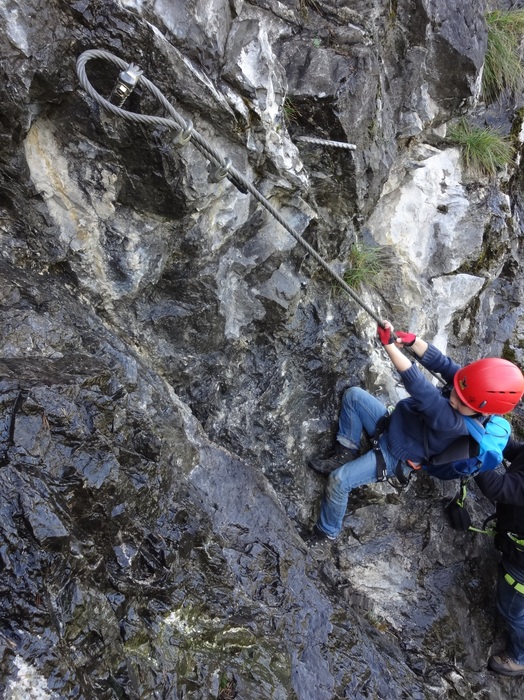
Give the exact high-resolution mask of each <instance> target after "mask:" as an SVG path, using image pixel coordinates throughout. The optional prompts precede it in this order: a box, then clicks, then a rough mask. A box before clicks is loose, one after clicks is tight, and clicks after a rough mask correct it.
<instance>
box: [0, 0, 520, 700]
mask: <svg viewBox="0 0 524 700" xmlns="http://www.w3.org/2000/svg"><path fill="white" fill-rule="evenodd" d="M483 9H484V8H482V7H479V6H478V3H469V2H468V3H463V4H462V5H461V8H460V11H457V8H456V4H450V3H447V2H444V1H442V2H419V1H417V2H410V1H407V0H406V1H405V2H404V1H403V2H400V1H399V2H397V3H378V2H373V3H371V4H370V3H363V2H359V1H355V2H351V3H346V5H345V6H344V7H341V6H339V4H337V3H332V2H326V3H307V2H301V1H300V2H299V1H298V0H297V2H290V1H289V2H280V3H277V4H276V5H275V3H267V2H265V1H264V0H260V1H259V2H257V3H256V4H251V3H246V2H241V1H239V2H236V1H235V2H233V3H216V2H213V3H208V2H198V3H197V2H177V3H165V2H140V0H132V1H131V0H125V1H123V2H118V3H117V2H111V1H108V0H104V1H99V0H96V1H95V0H93V1H89V0H83V1H79V2H73V3H65V2H57V3H52V4H45V6H41V3H37V2H31V1H27V0H16V1H15V0H13V1H12V2H10V3H8V4H4V5H3V6H2V7H1V8H0V14H1V16H2V19H3V22H2V24H1V27H0V49H1V51H2V71H3V80H2V81H0V97H1V100H2V130H1V133H0V236H1V242H2V246H1V251H2V253H1V261H0V279H1V282H2V284H1V285H0V315H1V322H2V334H1V335H0V407H1V422H0V481H1V486H2V488H1V489H0V494H1V496H0V501H1V503H0V572H1V580H2V594H1V596H0V615H1V627H0V696H1V697H3V698H6V700H19V699H20V698H24V700H26V699H29V698H31V699H32V698H44V699H45V700H47V699H52V700H55V699H58V698H60V699H61V698H82V699H84V700H95V699H96V700H105V699H107V700H113V698H119V699H120V698H130V699H138V698H165V699H166V700H167V699H171V698H191V700H199V699H200V698H201V699H202V700H204V699H205V700H207V699H208V698H220V699H221V700H228V699H229V698H232V697H237V698H244V699H245V700H248V699H249V700H259V699H260V700H262V699H265V698H268V699H269V698H271V699H272V700H280V699H282V700H283V699H286V700H287V699H292V698H296V699H297V700H334V699H335V698H336V699H337V700H338V699H339V698H340V699H342V698H354V699H356V698H371V697H377V698H387V699H388V700H389V698H399V699H400V698H404V697H409V698H413V699H417V700H418V699H420V700H430V699H431V700H433V699H434V698H467V699H471V700H487V698H490V699H492V698H494V699H495V700H498V699H500V700H505V699H506V698H514V697H518V694H519V688H521V686H522V681H519V680H518V679H517V680H515V679H509V680H508V679H503V678H502V679H501V678H498V677H494V676H493V675H491V674H490V673H488V672H487V671H486V668H485V662H486V659H487V657H488V655H489V653H490V650H491V649H492V648H494V649H498V648H500V647H501V646H503V643H504V638H503V634H502V632H503V630H502V628H501V627H500V626H498V623H497V618H496V612H495V602H494V582H495V574H496V564H497V555H496V552H495V551H494V549H493V548H492V545H491V541H490V540H489V538H488V537H486V536H483V535H472V534H469V533H462V532H457V531H454V530H452V529H451V528H450V527H449V525H448V523H447V521H446V519H445V517H444V513H443V506H444V503H445V502H446V501H447V500H449V499H450V498H451V497H452V496H453V495H454V493H455V488H456V484H453V483H441V482H435V481H433V480H431V479H430V478H429V477H425V476H424V475H420V476H418V477H417V478H416V479H413V480H412V481H411V482H410V484H409V485H408V486H407V488H404V489H401V488H400V486H399V485H398V484H397V483H396V482H395V483H392V484H384V485H377V486H373V487H362V488H361V489H358V490H356V491H355V492H354V493H353V494H352V496H351V500H350V508H349V509H348V515H347V518H346V521H345V527H344V530H343V533H342V536H341V537H340V539H339V540H338V541H337V542H336V543H335V546H334V549H333V552H332V555H331V557H330V558H329V559H328V560H327V561H325V562H324V563H319V562H316V561H315V560H314V559H313V558H312V557H311V554H310V552H309V551H308V550H307V548H306V546H305V544H304V541H303V539H302V535H303V534H304V532H305V531H306V530H307V529H308V528H309V527H310V526H311V525H312V524H313V523H314V521H315V518H316V513H317V508H318V504H319V500H320V496H321V493H322V489H323V485H324V481H323V479H322V478H321V477H319V476H318V475H316V474H315V473H314V472H312V471H311V470H309V469H307V467H306V461H307V458H308V457H310V456H312V455H313V454H315V453H317V452H320V451H323V450H327V449H328V448H329V447H330V446H331V444H332V440H333V436H334V431H335V424H336V419H337V415H338V408H339V401H340V397H341V394H342V391H343V389H344V388H345V387H347V386H349V385H359V386H363V387H366V388H369V389H370V390H372V391H373V392H375V393H376V394H377V395H379V396H380V397H381V398H383V399H384V401H385V403H391V402H394V400H396V399H397V398H399V396H401V395H402V392H401V391H400V390H399V387H398V385H397V382H396V377H395V376H394V374H393V373H392V371H391V369H390V368H389V367H388V365H387V364H386V363H385V362H384V358H383V356H382V354H381V351H380V349H379V348H377V347H376V345H375V343H374V340H373V337H374V325H375V324H374V322H373V320H372V319H370V318H369V317H368V315H367V314H366V313H365V312H364V311H363V310H362V309H361V308H360V307H359V306H358V304H355V302H354V301H353V300H351V299H349V298H348V297H347V296H346V295H344V294H343V293H342V292H340V291H338V290H337V289H336V287H335V285H334V283H333V281H332V279H331V278H330V277H329V275H328V274H327V273H326V272H325V271H324V270H321V269H320V268H319V266H318V264H317V263H316V262H315V261H314V260H313V259H311V257H310V256H309V255H308V253H307V252H306V251H305V249H304V248H302V247H301V246H300V245H297V243H296V240H294V239H293V237H292V236H291V235H290V234H289V233H288V232H287V231H285V230H284V228H282V227H281V226H280V225H279V224H278V223H277V222H276V221H275V220H274V219H273V218H272V217H271V216H270V215H269V214H268V212H267V211H266V210H264V209H263V208H261V207H260V205H259V204H258V203H257V202H256V201H255V200H254V199H253V198H251V197H250V196H249V195H246V194H242V193H241V192H240V191H239V190H238V189H236V188H235V187H234V186H233V185H232V184H231V183H230V182H229V180H227V179H226V180H222V181H220V182H218V183H217V182H212V181H211V180H210V178H209V167H208V162H207V160H206V158H205V157H204V156H203V155H202V153H201V152H200V151H199V150H198V149H196V148H195V147H194V145H191V144H190V145H187V146H183V147H181V146H177V145H176V144H175V142H174V141H175V139H174V133H173V131H170V130H169V129H168V128H166V127H164V126H161V125H156V126H150V125H148V126H144V125H142V124H136V123H132V122H130V121H127V120H124V119H119V118H117V117H115V116H114V115H111V114H109V113H108V112H107V111H106V110H104V109H103V108H102V107H100V105H98V104H97V103H96V101H95V100H93V99H92V98H91V97H89V96H88V95H86V93H85V91H84V90H82V89H81V87H80V84H79V80H78V76H77V74H76V70H75V66H76V61H77V59H78V57H79V56H80V55H81V54H82V52H83V51H85V50H87V49H91V48H102V49H104V50H107V51H110V52H112V53H114V54H115V55H117V56H119V57H121V58H123V59H124V60H126V61H129V62H135V63H136V64H138V65H140V67H141V68H142V69H143V70H144V72H145V75H147V77H148V78H149V79H150V80H152V81H153V82H154V83H155V85H157V87H158V88H159V89H160V90H161V91H162V92H163V93H164V94H165V95H166V97H167V98H168V99H169V100H170V102H171V103H172V104H173V105H174V106H175V108H176V109H177V110H179V111H180V113H181V114H182V115H183V117H184V118H185V119H191V120H192V121H193V123H194V125H195V128H196V129H197V130H198V132H199V133H201V134H202V135H203V136H204V137H205V138H206V139H208V140H209V141H210V142H212V143H213V145H214V146H215V147H216V148H218V149H220V150H221V151H222V152H223V153H224V154H225V155H227V156H228V157H230V158H231V159H232V162H233V163H234V165H235V167H236V168H238V169H239V170H241V171H242V172H243V173H245V176H246V177H248V178H249V179H250V181H252V182H253V183H254V185H255V186H256V187H257V188H259V190H260V191H261V192H262V193H263V195H264V196H265V197H267V198H268V200H269V201H270V202H271V203H272V205H273V206H275V207H276V208H277V209H278V211H279V212H280V213H281V214H282V216H284V217H285V219H286V221H288V222H290V224H291V225H292V226H293V227H294V229H295V230H296V231H297V232H299V233H300V234H301V235H303V236H304V238H305V239H306V240H307V241H308V242H309V243H310V244H311V245H313V246H314V247H315V249H316V250H318V251H319V252H320V254H321V255H322V256H324V257H325V259H326V260H327V261H328V262H329V263H330V264H331V265H332V266H333V268H334V269H336V270H337V271H341V270H343V269H344V268H345V266H346V265H347V260H348V256H349V252H350V249H351V246H352V245H353V244H354V243H355V241H362V240H364V241H367V242H374V243H375V244H380V245H384V246H386V247H387V249H388V250H389V252H390V255H391V263H390V266H389V270H388V274H387V275H385V277H384V278H383V279H382V282H381V284H380V285H379V288H378V289H376V288H374V287H372V286H369V285H365V286H364V287H363V288H361V289H360V291H359V294H361V296H362V299H363V300H364V301H365V302H366V303H367V304H370V305H371V306H372V307H373V308H374V309H376V311H377V313H380V314H383V315H387V316H389V317H391V318H392V319H394V321H395V323H396V325H397V326H398V327H406V328H408V327H409V329H410V330H414V331H416V332H417V333H420V334H423V335H424V336H425V337H426V338H427V339H430V340H431V339H433V340H435V342H438V343H439V346H441V347H442V349H446V347H447V348H448V349H449V350H450V352H451V353H452V354H453V356H454V357H455V358H456V359H457V360H458V361H464V362H466V361H470V360H472V359H475V358H476V357H478V356H481V355H484V356H485V355H488V354H496V355H499V354H504V355H505V356H506V357H509V358H510V359H513V360H514V361H517V362H520V363H522V359H523V358H522V352H523V351H522V337H523V328H524V326H523V324H524V321H523V316H522V310H521V299H522V279H523V276H522V231H521V225H520V217H519V211H520V202H521V186H520V182H521V178H520V175H519V172H518V171H515V172H513V171H511V172H508V173H506V174H505V175H504V177H503V178H501V180H500V182H485V181H482V180H480V181H475V182H473V181H471V179H468V176H467V174H465V173H464V172H463V171H462V169H461V165H460V161H459V158H458V153H457V152H456V150H455V149H453V148H451V147H449V144H445V142H443V141H442V138H441V136H439V134H441V129H442V125H445V123H446V122H447V121H448V120H449V119H450V118H452V117H454V116H457V115H458V114H459V113H460V112H461V111H463V110H464V109H467V108H468V106H473V105H474V104H475V96H476V84H477V81H478V78H479V73H480V70H481V67H482V60H483V52H484V50H485V42H486V30H485V25H484V21H483V14H482V13H483ZM88 72H89V78H90V80H91V81H92V83H93V85H95V86H96V89H97V90H99V91H100V93H101V94H103V95H105V96H108V95H109V94H110V93H111V90H112V89H113V86H114V83H115V80H116V77H117V75H118V70H117V69H115V67H114V66H110V65H109V64H108V63H106V62H104V61H102V60H99V59H97V60H95V61H93V62H92V63H90V64H89V67H88ZM126 108H127V109H129V110H130V111H133V112H135V113H136V112H141V113H149V114H155V113H158V105H157V104H156V103H155V102H154V100H153V99H152V97H151V96H150V95H148V94H147V93H146V92H141V93H140V91H138V92H136V93H134V94H133V96H132V97H131V98H130V100H129V102H128V103H127V105H126ZM300 136H312V137H320V138H324V139H330V140H335V141H342V142H346V143H352V144H355V145H356V146H357V149H356V150H355V151H351V152H350V151H348V150H343V149H336V148H335V149H333V148H328V147H326V146H322V145H318V144H316V145H315V144H311V143H306V142H303V141H299V140H298V137H300ZM437 136H438V139H437ZM439 139H440V140H439ZM436 143H437V144H438V145H435V144H436ZM421 203H423V205H422V204H421ZM417 217H418V218H417ZM513 423H514V427H515V429H522V412H521V411H520V412H519V411H517V412H516V415H515V417H514V418H513ZM469 501H470V506H469V507H470V510H471V512H472V516H473V518H474V521H475V522H476V523H479V524H480V523H482V520H483V518H484V517H485V516H486V515H487V514H489V513H490V512H491V510H492V506H491V504H489V503H488V502H486V500H485V499H483V498H482V497H481V496H480V494H479V493H478V492H477V491H476V490H475V488H474V487H471V489H470V496H469Z"/></svg>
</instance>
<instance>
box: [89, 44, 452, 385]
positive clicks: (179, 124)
mask: <svg viewBox="0 0 524 700" xmlns="http://www.w3.org/2000/svg"><path fill="white" fill-rule="evenodd" d="M94 58H102V59H106V60H108V61H111V62H112V63H114V64H115V65H116V66H118V67H119V68H121V69H122V70H126V69H127V68H128V67H129V65H130V64H129V63H126V62H125V61H123V60H122V59H121V58H118V56H115V55H113V54H112V53H110V52H109V51H104V50H103V49H89V50H87V51H84V52H83V53H82V54H81V55H80V56H79V57H78V59H77V62H76V72H77V75H78V79H79V80H80V83H81V85H82V87H83V88H84V90H85V91H86V92H87V93H88V95H90V96H91V97H92V98H93V99H94V100H95V101H96V102H98V104H100V105H102V106H103V107H105V109H107V110H108V111H109V112H112V113H113V114H115V115H116V116H119V117H122V118H123V119H127V120H129V121H133V122H138V123H142V124H156V125H159V126H166V127H168V128H169V129H174V130H175V131H177V133H178V134H179V137H180V135H182V136H183V140H181V144H185V143H189V142H192V143H193V145H194V146H195V147H196V148H197V149H198V150H199V151H200V152H201V153H202V154H203V155H204V156H205V157H206V158H207V159H208V160H210V161H211V162H212V163H214V165H215V166H217V167H218V168H220V169H221V171H222V173H223V175H222V176H223V177H227V178H228V179H229V180H230V181H231V182H232V183H233V184H234V185H235V186H236V187H237V188H238V189H240V190H241V191H242V189H241V188H243V189H244V191H247V192H250V193H251V195H252V196H253V197H254V198H255V199H256V200H257V201H258V202H259V203H260V204H261V205H262V206H263V207H264V208H265V209H266V210H267V211H268V212H269V213H270V214H271V215H272V216H273V217H274V218H275V219H276V220H277V221H278V223H279V224H280V225H281V226H283V227H284V228H285V229H286V231H287V232H288V233H290V234H291V236H293V238H294V239H295V240H296V241H297V243H299V244H300V245H301V246H302V247H303V248H304V249H305V250H306V251H307V252H308V253H309V255H311V257H313V258H314V259H315V260H316V261H317V262H318V264H319V265H320V266H321V267H322V268H323V269H324V270H325V271H326V272H327V273H328V274H329V275H330V276H331V277H332V278H333V279H334V280H335V281H336V282H337V284H338V285H339V286H340V288H341V289H342V290H343V291H344V292H346V294H347V295H348V296H350V297H351V299H353V301H355V302H356V303H357V304H358V305H359V306H360V307H361V308H362V309H363V310H364V311H365V312H366V313H367V314H368V315H369V316H370V317H371V318H372V319H373V320H374V321H375V322H376V323H377V324H378V325H379V326H382V325H383V319H381V318H380V316H378V315H377V314H376V313H375V312H374V311H373V309H371V308H370V307H369V306H368V305H367V304H366V303H365V302H364V301H363V300H362V299H361V298H360V297H359V296H358V294H356V293H355V292H354V291H353V289H351V287H350V286H349V285H348V284H347V282H346V281H345V280H344V279H343V278H342V277H341V276H340V275H339V274H338V273H337V272H336V271H335V270H334V269H333V268H332V267H331V266H330V265H329V264H328V263H327V262H326V261H325V260H324V258H323V257H322V256H321V255H320V254H319V253H317V251H316V250H315V249H314V248H313V247H312V246H311V245H310V244H309V243H308V242H307V241H306V240H304V238H302V236H301V235H300V234H299V233H298V231H295V229H294V228H293V227H292V226H291V225H290V224H288V222H287V221H286V220H285V219H284V218H283V217H282V216H281V215H280V213H279V212H278V211H277V210H276V209H275V207H274V206H273V205H272V204H271V203H270V202H269V201H268V200H267V199H266V198H265V197H264V196H263V195H262V194H261V193H260V192H259V191H258V190H257V189H256V187H254V186H253V185H252V184H251V182H249V181H248V180H246V178H245V177H244V176H243V175H242V173H241V172H240V171H238V170H237V169H236V168H235V167H234V166H233V165H232V164H231V161H230V160H229V159H227V158H224V156H223V155H222V154H221V153H220V152H219V151H217V150H216V149H215V148H214V147H213V145H212V144H210V143H209V142H208V141H206V139H205V138H204V137H203V136H202V135H201V134H199V133H198V131H196V129H194V128H193V125H192V123H191V122H187V121H186V120H185V119H184V118H183V117H182V116H181V115H180V114H179V113H178V112H177V111H176V109H175V108H174V107H173V105H172V104H171V103H170V102H169V101H168V100H167V99H166V98H165V97H164V95H163V94H162V92H160V90H159V89H158V88H157V87H156V85H154V84H153V83H152V82H151V81H150V80H148V79H147V78H146V77H145V76H144V75H142V74H140V77H139V78H138V83H139V84H141V85H143V86H144V87H146V88H147V89H148V90H149V92H151V94H152V95H154V96H155V97H156V98H157V100H158V101H159V102H160V104H161V105H162V106H163V107H164V108H165V109H166V111H167V112H168V113H169V114H170V115H171V117H172V119H169V118H166V117H156V116H152V115H147V114H138V113H136V112H129V111H128V110H125V109H122V108H121V107H118V106H117V105H115V104H113V103H112V102H110V101H109V100H106V99H105V98H104V97H102V96H101V95H100V94H99V93H98V92H97V91H96V90H95V89H94V87H93V86H92V85H91V83H90V82H89V80H88V78H87V73H86V64H87V63H88V61H90V60H92V59H94ZM300 140H302V141H309V142H311V143H318V144H324V145H329V146H337V147H344V148H348V149H350V150H354V149H355V146H354V145H353V144H343V143H341V142H339V141H326V140H323V139H316V138H313V137H300ZM239 185H241V187H239ZM404 350H405V351H406V352H407V353H408V354H409V355H410V356H411V357H413V359H415V360H418V357H417V356H416V355H415V353H414V352H413V351H411V350H409V348H404ZM428 371H430V370H428ZM430 373H431V374H433V376H434V377H436V378H437V379H438V380H439V381H442V379H441V378H440V377H438V376H437V375H436V374H435V373H433V372H431V371H430Z"/></svg>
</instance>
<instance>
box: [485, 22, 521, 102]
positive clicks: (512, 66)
mask: <svg viewBox="0 0 524 700" xmlns="http://www.w3.org/2000/svg"><path fill="white" fill-rule="evenodd" d="M486 22H487V25H488V47H487V51H486V56H485V59H484V71H483V73H482V97H483V99H484V101H485V102H486V103H487V104H491V103H492V102H495V101H496V100H497V99H498V98H499V97H501V96H502V95H503V94H504V93H506V94H510V95H517V94H518V93H519V92H520V91H521V90H522V87H523V85H524V67H523V65H522V61H521V48H520V47H521V42H522V37H523V36H524V9H520V10H495V11H494V12H488V13H487V14H486Z"/></svg>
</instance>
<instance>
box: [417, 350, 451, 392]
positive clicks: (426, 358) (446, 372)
mask: <svg viewBox="0 0 524 700" xmlns="http://www.w3.org/2000/svg"><path fill="white" fill-rule="evenodd" d="M419 362H420V364H421V365H422V366H423V367H425V368H426V369H430V370H431V371H432V372H437V373H438V374H440V375H441V377H442V378H443V379H444V381H445V382H446V383H447V384H452V382H453V377H454V376H455V374H456V373H457V372H458V370H459V369H460V365H457V363H456V362H454V361H453V360H452V359H451V357H448V356H447V355H443V354H442V353H441V352H440V350H439V349H438V348H436V347H435V346H434V345H431V343H429V344H428V349H427V350H426V352H425V353H424V354H423V355H422V357H420V358H419Z"/></svg>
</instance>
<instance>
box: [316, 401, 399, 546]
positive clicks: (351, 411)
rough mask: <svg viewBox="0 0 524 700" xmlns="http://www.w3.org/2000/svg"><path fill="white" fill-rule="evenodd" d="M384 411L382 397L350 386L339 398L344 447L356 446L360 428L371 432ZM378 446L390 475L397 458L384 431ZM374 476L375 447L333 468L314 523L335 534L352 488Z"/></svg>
mask: <svg viewBox="0 0 524 700" xmlns="http://www.w3.org/2000/svg"><path fill="white" fill-rule="evenodd" d="M386 413H387V410H386V407H385V406H384V404H383V403H382V402H381V401H379V400H378V399H376V398H375V397H374V396H372V395H371V394H368V392H367V391H364V390H363V389H359V388H358V387H351V388H350V389H348V390H347V391H346V392H345V394H344V398H343V399H342V407H341V409H340V416H339V421H338V434H337V440H338V442H340V443H341V444H342V445H344V446H345V447H350V448H358V447H359V445H360V439H361V436H362V430H365V431H366V433H367V434H368V435H369V436H372V435H373V434H374V432H375V429H376V426H377V423H378V421H379V420H380V418H382V416H384V415H386ZM379 446H380V451H381V452H382V454H383V456H384V460H385V462H386V468H387V475H388V476H393V474H394V469H395V466H396V465H397V464H398V461H399V460H398V457H395V456H394V455H392V454H391V452H390V451H389V450H388V448H387V444H386V440H385V435H384V434H382V435H381V437H380V440H379ZM377 480H378V479H377V458H376V455H375V451H374V450H370V451H369V452H366V453H365V454H363V455H362V456H361V457H359V458H358V459H355V460H354V461H352V462H346V464H343V465H342V466H341V467H339V468H338V469H336V470H335V471H334V472H332V473H331V474H330V475H329V478H328V481H327V484H326V489H325V492H324V496H323V498H322V504H321V506H320V515H319V519H318V523H317V527H318V528H320V530H321V531H322V532H324V533H326V534H327V535H329V536H330V537H336V535H338V533H339V532H340V530H341V529H342V521H343V519H344V515H345V513H346V508H347V504H348V498H349V494H350V492H351V491H352V489H354V488H356V487H357V486H363V485H364V484H372V483H375V482H377Z"/></svg>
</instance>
